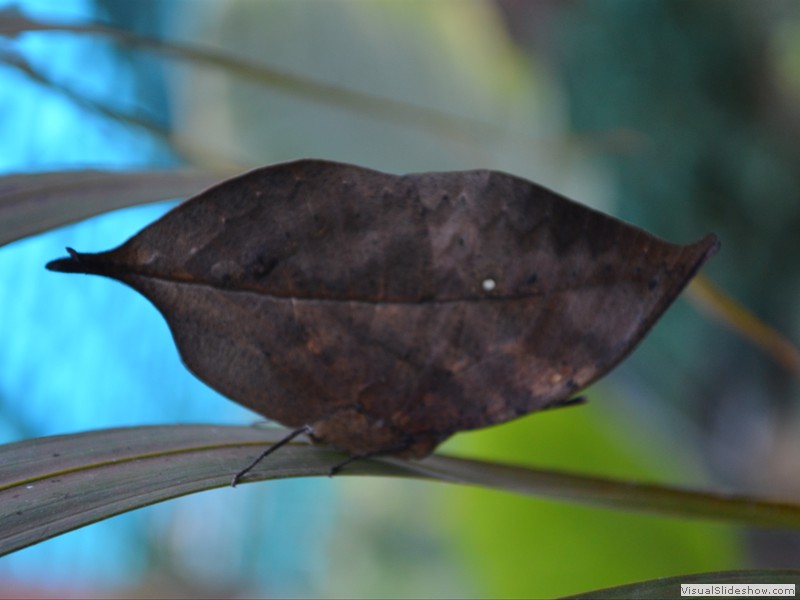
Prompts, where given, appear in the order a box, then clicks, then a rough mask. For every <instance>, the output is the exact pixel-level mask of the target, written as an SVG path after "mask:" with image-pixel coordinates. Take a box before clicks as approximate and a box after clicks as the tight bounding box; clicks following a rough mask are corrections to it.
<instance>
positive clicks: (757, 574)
mask: <svg viewBox="0 0 800 600" xmlns="http://www.w3.org/2000/svg"><path fill="white" fill-rule="evenodd" d="M770 583H772V584H781V583H794V584H800V569H752V570H738V571H717V572H713V573H697V574H694V575H678V576H677V577H662V578H659V579H651V580H649V581H641V582H638V583H631V584H627V585H621V586H616V587H612V588H605V589H602V590H594V591H591V592H586V593H585V594H577V595H574V596H565V600H566V598H574V599H578V598H587V599H588V598H592V599H595V598H597V599H605V598H608V599H612V598H619V599H623V598H631V599H632V600H639V599H641V600H648V599H650V598H652V599H653V600H658V599H660V598H680V597H681V585H687V584H695V585H722V584H728V585H736V584H738V585H745V584H755V585H758V584H770ZM714 596H717V595H716V594H714Z"/></svg>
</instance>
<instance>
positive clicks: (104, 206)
mask: <svg viewBox="0 0 800 600" xmlns="http://www.w3.org/2000/svg"><path fill="white" fill-rule="evenodd" d="M226 174H229V173H225V174H221V173H217V172H210V171H199V170H193V169H179V170H174V171H128V172H117V171H56V172H50V173H30V174H28V173H26V174H19V175H7V176H5V177H0V246H2V245H5V244H8V243H10V242H13V241H16V240H19V239H22V238H24V237H26V236H29V235H34V234H37V233H41V232H43V231H47V230H49V229H53V228H54V227H59V226H61V225H66V224H67V223H73V222H75V221H80V220H81V219H85V218H87V217H91V216H94V215H97V214H100V213H104V212H108V211H111V210H116V209H118V208H124V207H126V206H133V205H135V204H144V203H146V202H157V201H159V200H167V199H171V198H182V197H186V196H191V195H194V194H196V193H198V192H201V191H202V190H204V189H205V188H207V187H209V186H211V185H213V184H214V183H217V182H218V181H219V180H220V179H223V178H224V176H225V175H226Z"/></svg>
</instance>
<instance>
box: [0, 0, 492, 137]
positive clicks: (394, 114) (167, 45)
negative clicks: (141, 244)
mask: <svg viewBox="0 0 800 600" xmlns="http://www.w3.org/2000/svg"><path fill="white" fill-rule="evenodd" d="M25 31H69V32H73V33H84V34H92V35H102V36H106V37H110V38H111V39H113V40H115V41H116V42H118V43H121V44H126V45H128V46H132V47H135V48H143V49H147V50H150V51H154V52H158V53H159V54H161V55H163V56H169V57H172V58H177V59H180V60H183V61H189V62H192V63H195V64H199V65H203V66H206V67H213V68H216V69H221V70H224V71H226V72H228V73H231V74H233V75H236V76H239V77H242V78H244V79H246V80H248V81H251V82H254V83H258V84H261V85H265V86H267V87H269V88H272V89H276V90H280V91H283V92H285V93H287V94H291V95H294V96H297V97H302V98H305V99H308V100H312V101H314V102H320V103H324V104H329V105H332V106H338V107H340V108H344V109H347V110H351V111H355V112H357V113H359V114H366V115H370V116H373V117H377V118H380V119H386V120H391V121H395V122H401V123H404V124H406V125H410V126H414V127H418V128H420V129H423V130H426V131H433V132H437V133H439V134H441V135H444V136H447V137H455V138H461V137H462V136H463V134H464V133H465V132H468V133H472V134H475V135H479V136H488V135H493V134H496V133H497V132H496V131H494V129H493V128H491V127H489V126H488V125H487V124H485V123H482V122H480V121H476V120H473V119H467V118H464V117H459V116H455V115H452V114H449V113H446V112H442V111H439V110H436V109H432V108H428V107H425V106H420V105H417V104H411V103H408V102H401V101H399V100H395V99H392V98H385V97H381V96H375V95H373V94H368V93H365V92H358V91H355V90H351V89H348V88H344V87H341V86H338V85H335V84H331V83H324V82H320V81H315V80H313V79H310V78H307V77H302V76H299V75H295V74H293V73H288V72H285V71H281V70H279V69H275V68H272V67H268V66H266V65H263V64H256V63H253V62H250V61H247V60H242V59H239V58H236V57H233V56H230V55H226V54H224V53H221V52H217V51H214V50H208V49H205V48H200V47H197V46H189V45H186V44H180V43H177V42H167V41H162V40H158V39H155V38H152V37H147V36H143V35H140V34H136V33H133V32H131V31H127V30H124V29H119V28H115V27H110V26H107V25H99V24H94V23H88V24H80V25H75V24H71V23H59V22H53V21H50V22H47V21H43V20H39V19H34V18H32V17H29V16H27V15H25V14H23V13H22V12H20V11H19V10H16V9H14V8H7V9H4V10H2V11H0V34H5V35H17V34H19V33H22V32H25Z"/></svg>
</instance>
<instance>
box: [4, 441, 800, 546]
mask: <svg viewBox="0 0 800 600" xmlns="http://www.w3.org/2000/svg"><path fill="white" fill-rule="evenodd" d="M284 435H285V431H283V430H259V429H254V428H245V427H214V426H201V425H176V426H160V427H135V428H126V429H111V430H100V431H91V432H87V433H80V434H72V435H65V436H55V437H47V438H38V439H31V440H27V441H24V442H19V443H16V444H9V445H6V446H2V447H0V465H2V468H1V469H0V554H6V553H9V552H13V551H14V550H18V549H20V548H24V547H26V546H29V545H31V544H35V543H37V542H40V541H42V540H45V539H48V538H51V537H54V536H56V535H59V534H61V533H65V532H67V531H71V530H73V529H76V528H78V527H82V526H84V525H88V524H90V523H94V522H96V521H99V520H102V519H105V518H108V517H111V516H113V515H117V514H120V513H123V512H126V511H129V510H133V509H135V508H139V507H143V506H148V505H150V504H154V503H156V502H160V501H162V500H167V499H169V498H175V497H178V496H182V495H185V494H190V493H192V492H197V491H201V490H207V489H212V488H218V487H224V486H227V485H229V484H230V481H231V477H232V475H233V474H234V473H236V472H238V471H239V470H240V469H241V468H242V467H243V466H245V465H247V464H248V463H249V461H250V460H252V459H253V457H254V456H255V455H256V454H258V453H259V452H260V451H261V449H263V447H264V446H265V444H270V443H273V442H275V441H276V440H278V439H280V438H281V437H283V436H284ZM343 459H344V456H343V455H342V454H339V453H337V452H334V451H332V450H329V449H326V448H320V447H315V446H311V445H308V444H307V443H301V442H298V443H292V444H289V445H287V446H286V447H285V448H282V449H281V450H280V451H278V452H275V453H274V454H272V455H270V456H269V458H268V459H267V460H265V461H263V462H262V463H261V464H260V465H259V466H258V467H257V468H256V469H254V470H253V471H252V472H251V473H250V474H249V475H248V477H247V479H246V481H256V480H264V479H276V478H285V477H308V476H325V475H327V474H328V473H329V472H330V468H331V467H332V466H334V465H336V464H339V463H340V462H341V461H342V460H343ZM341 474H342V475H351V476H352V475H381V476H393V477H414V478H420V479H428V480H436V481H443V482H451V483H463V484H472V485H480V486H483V487H488V488H491V489H496V490H504V491H510V492H515V493H519V494H526V495H531V496H536V497H543V498H553V499H561V500H569V501H574V502H581V503H584V504H589V505H594V506H603V507H611V508H617V509H625V510H629V509H636V510H640V511H647V512H653V513H662V514H663V513H666V514H671V515H675V516H689V517H701V518H707V519H716V520H721V521H729V522H738V523H742V524H748V525H760V526H780V527H800V506H798V505H793V504H784V503H778V502H770V501H763V500H756V499H752V498H745V497H736V496H728V495H723V494H713V493H702V492H692V491H686V490H679V489H674V488H668V487H663V486H654V485H641V484H632V483H629V482H625V481H613V480H609V479H601V478H597V477H586V476H581V475H574V474H567V473H559V472H554V471H546V470H541V469H530V468H524V467H514V466H509V465H502V464H494V463H487V462H480V461H475V460H466V459H460V458H454V457H447V456H433V457H430V458H428V459H425V460H423V461H419V462H410V461H404V460H400V459H391V458H385V459H372V460H362V461H356V462H355V463H352V464H351V465H348V466H347V467H346V468H345V469H344V470H343V471H342V472H341ZM338 476H339V475H337V477H338ZM231 493H235V492H234V491H233V490H232V491H231Z"/></svg>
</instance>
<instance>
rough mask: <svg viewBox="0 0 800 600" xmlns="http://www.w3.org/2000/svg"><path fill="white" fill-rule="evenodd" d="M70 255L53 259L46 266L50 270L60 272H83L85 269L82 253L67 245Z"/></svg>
mask: <svg viewBox="0 0 800 600" xmlns="http://www.w3.org/2000/svg"><path fill="white" fill-rule="evenodd" d="M67 252H68V253H69V256H68V257H66V258H58V259H56V260H51V261H50V262H49V263H47V264H46V265H45V266H44V267H45V269H47V270H48V271H57V272H59V273H81V272H83V271H84V270H85V267H84V265H82V264H81V263H82V260H81V254H80V253H79V252H76V251H75V250H73V249H72V248H70V247H67Z"/></svg>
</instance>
